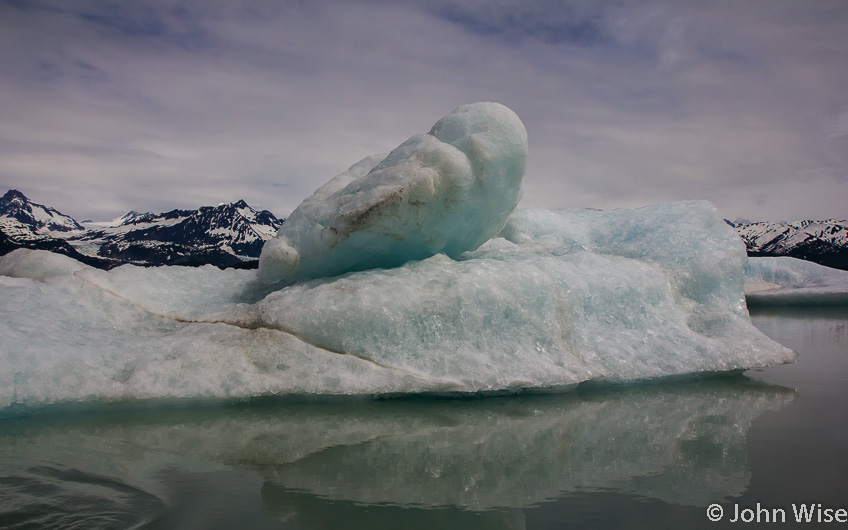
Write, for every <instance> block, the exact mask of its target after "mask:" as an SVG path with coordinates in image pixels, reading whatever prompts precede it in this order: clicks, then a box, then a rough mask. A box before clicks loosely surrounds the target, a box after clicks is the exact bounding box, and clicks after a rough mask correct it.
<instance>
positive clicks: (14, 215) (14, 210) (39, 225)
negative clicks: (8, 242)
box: [0, 190, 85, 237]
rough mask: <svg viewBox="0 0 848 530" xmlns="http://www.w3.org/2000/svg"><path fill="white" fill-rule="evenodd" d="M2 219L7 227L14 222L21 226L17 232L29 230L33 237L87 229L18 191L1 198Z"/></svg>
mask: <svg viewBox="0 0 848 530" xmlns="http://www.w3.org/2000/svg"><path fill="white" fill-rule="evenodd" d="M0 219H3V220H4V221H5V223H4V224H5V225H12V224H14V221H16V222H17V223H19V224H20V225H21V226H18V227H15V228H17V231H19V232H21V231H26V230H29V231H31V232H32V236H33V237H38V236H43V235H46V234H49V233H50V232H75V231H82V230H85V228H84V227H83V226H82V225H81V224H79V223H78V222H76V221H75V220H74V219H73V218H71V217H69V216H67V215H64V214H62V213H61V212H59V211H58V210H56V209H54V208H48V207H46V206H44V205H42V204H38V203H35V202H32V201H31V200H29V199H28V198H27V196H26V195H24V194H23V193H21V192H19V191H18V190H9V191H7V192H6V194H5V195H3V197H0Z"/></svg>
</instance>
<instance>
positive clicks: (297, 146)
mask: <svg viewBox="0 0 848 530" xmlns="http://www.w3.org/2000/svg"><path fill="white" fill-rule="evenodd" d="M846 35H848V2H846V1H844V0H816V1H808V0H791V1H787V0H746V1H744V2H740V1H738V0H710V1H704V2H695V1H691V2H687V1H684V2H681V1H678V0H674V1H665V0H646V1H626V0H621V1H609V2H601V1H554V0H515V1H508V0H400V1H389V0H385V1H383V0H307V1H286V0H257V1H237V0H233V1H224V0H174V1H165V0H134V1H114V2H112V1H105V0H0V188H3V189H2V190H0V193H3V192H4V191H5V189H8V188H16V189H18V190H20V191H22V192H23V193H25V194H26V195H27V196H28V197H30V199H32V200H34V201H36V202H39V203H41V204H45V205H47V206H52V207H55V208H57V209H58V210H60V211H62V212H63V213H65V214H68V215H71V216H73V217H74V218H76V219H78V220H83V219H93V220H108V219H112V218H114V217H117V216H119V215H121V214H123V213H125V212H127V211H129V210H138V211H154V212H162V211H167V210H171V209H173V208H196V207H198V206H201V205H214V204H218V203H221V202H234V201H236V200H238V199H244V200H246V201H247V202H248V203H249V204H250V205H251V206H253V207H254V208H256V209H267V210H270V211H272V212H274V213H275V214H276V215H278V216H286V215H288V214H289V213H290V212H291V211H292V210H293V209H294V208H295V207H296V206H297V205H298V204H299V203H300V202H301V201H302V200H303V199H304V198H306V197H307V196H309V195H310V194H311V193H312V192H313V191H314V190H315V189H317V188H318V187H319V186H321V185H322V184H324V183H325V182H326V181H327V180H329V179H330V178H332V177H333V176H334V175H336V174H338V173H341V172H343V171H345V170H346V169H347V168H348V167H349V166H351V165H352V164H354V163H355V162H357V161H359V160H360V159H362V158H364V157H365V156H368V155H371V154H375V153H386V152H389V151H391V150H392V149H393V148H394V147H396V146H397V145H399V144H400V143H401V142H403V141H404V140H406V139H407V138H409V137H410V136H412V135H414V134H418V133H423V132H427V131H428V130H429V129H430V127H431V126H432V125H433V124H434V123H435V122H436V121H437V120H438V119H439V118H441V117H442V116H444V115H445V114H447V113H448V112H450V111H451V110H453V109H454V108H456V107H458V106H460V105H464V104H467V103H472V102H475V101H497V102H499V103H503V104H504V105H507V106H508V107H510V108H511V109H513V110H514V111H515V112H516V113H517V114H518V116H519V117H520V118H521V119H522V121H523V122H524V124H525V126H526V128H527V131H528V136H529V145H530V147H529V160H528V164H527V173H526V175H525V178H524V196H523V198H522V200H521V202H520V204H519V207H540V208H549V209H559V208H599V209H605V210H607V209H614V208H632V207H639V206H646V205H650V204H656V203H661V202H667V201H676V200H691V199H706V200H709V201H712V202H713V203H714V204H715V205H716V206H717V208H718V211H719V214H720V215H722V216H724V217H726V218H729V219H736V218H738V217H741V218H745V219H749V220H752V221H765V220H773V221H778V220H785V221H791V220H798V219H827V218H837V219H846V218H848V206H846V205H848V38H846V37H845V36H846Z"/></svg>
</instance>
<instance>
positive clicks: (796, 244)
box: [731, 219, 848, 269]
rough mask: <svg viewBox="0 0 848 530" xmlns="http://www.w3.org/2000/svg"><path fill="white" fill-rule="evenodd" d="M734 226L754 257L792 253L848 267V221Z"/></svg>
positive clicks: (829, 220) (805, 221)
mask: <svg viewBox="0 0 848 530" xmlns="http://www.w3.org/2000/svg"><path fill="white" fill-rule="evenodd" d="M731 224H732V223H731ZM732 225H733V224H732ZM733 226H734V228H735V229H736V232H737V233H738V234H739V236H740V237H741V238H742V240H743V241H744V242H745V246H746V247H747V248H748V254H749V255H751V256H791V257H794V258H800V259H805V260H809V261H814V262H816V263H819V264H822V265H827V266H829V267H836V268H841V269H844V268H848V221H842V220H836V219H827V220H824V221H812V220H804V221H794V222H791V223H783V222H762V223H747V224H741V225H733Z"/></svg>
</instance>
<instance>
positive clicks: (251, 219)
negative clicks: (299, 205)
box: [0, 190, 283, 269]
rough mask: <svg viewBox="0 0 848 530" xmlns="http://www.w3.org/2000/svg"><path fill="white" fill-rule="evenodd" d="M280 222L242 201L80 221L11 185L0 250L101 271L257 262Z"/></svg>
mask: <svg viewBox="0 0 848 530" xmlns="http://www.w3.org/2000/svg"><path fill="white" fill-rule="evenodd" d="M282 224H283V220H281V219H278V218H277V217H276V216H274V214H272V213H271V212H269V211H267V210H261V211H257V210H254V209H253V208H251V207H250V206H249V205H248V204H247V203H246V202H244V201H243V200H240V201H238V202H234V203H228V204H219V205H218V206H202V207H200V208H198V209H196V210H171V211H169V212H165V213H159V214H155V213H152V212H145V213H138V212H134V211H130V212H128V213H126V214H125V215H123V216H121V217H118V218H117V219H113V220H112V221H107V222H92V221H82V222H77V221H76V220H74V219H73V218H71V217H69V216H67V215H64V214H62V213H61V212H59V211H58V210H56V209H54V208H49V207H46V206H44V205H41V204H38V203H35V202H32V201H31V200H29V199H28V198H27V197H26V196H25V195H24V194H23V193H21V192H19V191H17V190H9V191H8V192H6V194H5V195H3V197H0V254H4V253H6V252H9V251H11V250H13V249H15V248H20V247H25V248H37V249H43V250H50V251H53V252H58V253H61V254H65V255H68V256H71V257H73V258H75V259H78V260H80V261H82V262H84V263H88V264H89V265H93V266H95V267H99V268H104V269H110V268H112V267H115V266H117V265H121V264H124V263H133V264H136V265H144V266H152V265H204V264H211V265H216V266H219V267H255V266H256V265H257V263H258V261H257V260H258V258H259V253H260V252H261V251H262V246H263V245H264V244H265V241H267V240H268V239H270V238H272V237H273V236H274V234H275V233H276V232H277V230H278V229H279V228H280V226H282Z"/></svg>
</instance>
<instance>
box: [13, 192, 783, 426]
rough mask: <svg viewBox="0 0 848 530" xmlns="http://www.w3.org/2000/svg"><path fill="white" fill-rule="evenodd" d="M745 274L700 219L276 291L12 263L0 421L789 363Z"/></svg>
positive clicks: (693, 205)
mask: <svg viewBox="0 0 848 530" xmlns="http://www.w3.org/2000/svg"><path fill="white" fill-rule="evenodd" d="M36 258H37V259H36ZM26 260H30V262H31V263H34V262H43V263H45V264H46V265H45V267H46V269H49V271H48V272H45V271H44V269H37V268H35V267H33V266H28V265H26V264H22V263H24V262H25V261H26ZM745 260H746V258H745V249H744V246H743V245H742V243H741V242H740V241H739V238H738V237H737V236H736V235H735V233H734V231H733V230H732V228H730V227H729V226H727V225H726V224H725V223H724V222H723V221H722V220H721V218H720V217H718V216H717V215H716V213H715V210H714V208H713V207H712V205H710V204H709V203H705V202H684V203H672V204H665V205H658V206H653V207H648V208H641V209H638V210H621V211H613V212H598V211H588V210H567V211H560V212H550V211H542V210H518V211H516V212H514V214H513V215H512V216H511V217H510V218H509V220H508V222H507V224H506V226H505V228H504V230H503V232H502V237H495V238H493V239H491V240H490V241H488V242H486V243H485V244H483V245H482V246H481V247H479V248H478V249H477V250H475V251H473V252H465V253H462V254H460V255H459V256H457V257H456V258H455V259H452V258H449V257H448V256H446V255H444V254H437V255H434V256H431V257H429V258H426V259H423V260H415V261H410V262H408V263H406V264H404V265H402V266H400V267H396V268H393V269H371V270H364V271H358V272H352V273H348V274H344V275H341V276H337V277H330V278H319V279H313V280H309V281H301V282H298V283H295V284H293V285H289V286H286V287H283V288H280V289H278V290H272V289H273V287H269V286H267V285H266V284H263V283H262V282H259V281H257V280H256V278H255V276H254V275H253V274H252V273H251V271H240V270H219V269H216V268H214V267H203V268H199V269H187V268H181V267H161V268H150V269H145V268H139V267H134V266H123V267H119V268H117V269H114V270H112V271H108V272H107V271H101V270H94V269H91V268H88V267H85V266H83V265H78V266H77V265H73V264H72V263H70V262H68V261H67V258H64V257H55V258H54V257H53V256H52V255H45V254H41V253H39V254H33V253H20V252H19V253H12V254H9V255H6V256H3V257H0V270H2V271H5V272H4V274H5V275H3V276H0V333H1V334H2V337H3V341H2V343H0V407H5V408H8V407H13V408H14V407H15V406H27V407H35V406H41V405H46V404H50V403H61V402H67V401H97V400H121V399H130V400H135V399H151V398H218V399H221V398H223V399H231V398H243V397H250V396H257V395H276V394H344V395H351V394H359V395H363V394H365V395H370V394H398V393H415V392H481V391H482V392H490V391H491V392H498V391H515V390H520V389H530V390H533V389H535V390H556V389H562V388H567V387H569V386H571V385H574V384H577V383H580V382H583V381H590V380H591V381H606V382H624V381H634V380H642V379H652V378H660V377H665V376H674V375H683V374H690V373H695V372H721V371H730V370H740V369H745V368H750V367H757V366H767V365H773V364H778V363H783V362H788V361H791V360H792V359H793V358H794V354H793V353H792V352H791V351H790V350H788V349H786V348H784V347H782V346H780V345H779V344H777V343H775V342H773V341H771V340H770V339H768V338H767V337H766V336H765V335H763V334H762V333H760V332H759V331H757V329H756V328H754V327H753V325H752V324H751V322H750V318H749V316H748V313H747V310H746V306H745V299H744V294H743V282H744V274H743V273H744V264H745ZM77 267H78V269H77ZM11 275H14V276H18V277H12V276H11ZM27 276H29V277H27ZM7 410H12V409H7Z"/></svg>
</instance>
